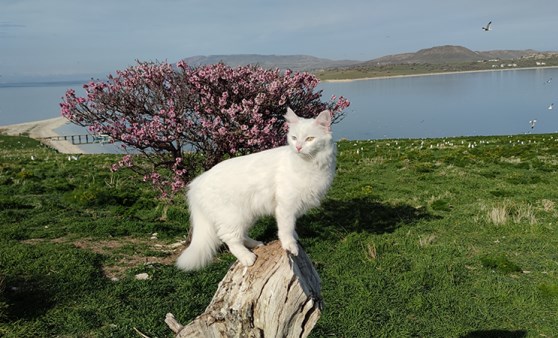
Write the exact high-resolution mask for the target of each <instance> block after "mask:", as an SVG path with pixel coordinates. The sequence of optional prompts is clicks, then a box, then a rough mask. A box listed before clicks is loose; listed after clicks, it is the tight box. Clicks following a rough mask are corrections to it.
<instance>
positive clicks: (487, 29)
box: [482, 21, 492, 32]
mask: <svg viewBox="0 0 558 338" xmlns="http://www.w3.org/2000/svg"><path fill="white" fill-rule="evenodd" d="M490 25H492V21H489V22H488V23H487V24H486V27H482V29H483V30H484V31H485V32H488V31H491V30H492V27H490Z"/></svg>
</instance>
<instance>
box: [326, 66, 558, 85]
mask: <svg viewBox="0 0 558 338" xmlns="http://www.w3.org/2000/svg"><path fill="white" fill-rule="evenodd" d="M547 68H558V66H538V67H515V68H503V69H501V68H500V69H498V68H495V69H479V70H459V71H455V72H432V73H418V74H401V75H382V76H372V77H360V78H355V79H331V80H320V82H352V81H365V80H385V79H396V78H404V77H419V76H435V75H454V74H467V73H486V72H505V71H510V70H533V69H547Z"/></svg>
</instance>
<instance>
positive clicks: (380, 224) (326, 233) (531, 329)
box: [0, 135, 558, 337]
mask: <svg viewBox="0 0 558 338" xmlns="http://www.w3.org/2000/svg"><path fill="white" fill-rule="evenodd" d="M338 147H339V162H338V169H337V177H336V178H335V181H334V183H333V186H332V188H331V190H330V192H329V193H328V195H327V197H326V199H325V201H324V202H323V205H322V206H321V207H320V208H318V209H315V210H313V211H311V212H310V213H309V214H307V215H306V216H304V217H302V218H301V219H300V220H299V221H298V224H297V228H298V233H299V235H300V237H301V244H302V245H303V247H304V248H305V250H306V252H307V253H308V254H309V256H310V257H311V259H312V260H313V262H314V264H315V266H316V268H317V270H318V272H319V274H320V276H321V279H322V288H323V290H322V296H323V298H324V303H325V308H324V310H323V314H322V317H321V318H320V320H319V321H318V324H317V326H316V328H315V329H314V330H313V332H312V334H311V336H312V337H331V336H337V337H370V336H374V337H376V336H377V337H410V336H419V337H495V336H498V337H500V336H502V337H552V336H555V335H556V333H557V331H556V328H557V327H558V316H557V312H556V311H557V310H556V309H558V254H557V251H556V248H557V247H558V209H557V205H556V203H557V202H558V190H557V189H556V186H558V176H557V171H558V135H523V136H509V137H507V136H499V137H462V138H446V139H424V140H381V141H341V142H339V144H338ZM31 156H33V158H31ZM116 160H117V156H115V155H84V156H82V157H81V158H80V159H79V160H78V161H68V159H67V156H64V155H61V154H57V153H55V152H53V151H52V150H50V149H47V148H44V147H42V146H40V145H39V144H38V143H37V142H35V141H33V140H30V139H28V138H25V137H7V136H0V336H4V337H30V336H36V337H52V336H64V337H75V336H85V337H105V336H116V337H130V336H137V333H136V332H135V331H134V328H136V329H137V330H139V331H141V332H143V333H144V334H146V335H148V336H151V337H155V336H157V337H164V336H167V337H171V334H170V333H171V332H170V330H169V329H168V328H167V327H166V325H165V324H164V322H163V319H164V317H165V314H166V313H167V312H172V313H174V314H175V315H176V317H177V319H178V320H179V321H180V322H182V323H186V322H188V321H190V320H192V319H193V318H194V317H195V316H197V315H198V314H200V313H201V312H203V310H204V308H205V306H206V305H207V304H208V303H209V301H210V299H211V297H212V295H213V293H214V291H215V290H216V288H217V284H218V282H219V281H220V280H221V278H222V277H223V276H224V275H225V273H226V271H227V269H228V267H229V266H230V264H231V263H232V262H233V261H234V257H232V256H231V255H230V254H229V253H228V252H227V251H226V250H225V251H223V252H222V253H220V254H219V255H218V257H217V259H216V260H215V262H214V263H213V264H212V265H211V266H209V267H208V268H206V269H204V270H202V271H200V272H195V273H183V272H180V271H178V270H176V269H175V268H174V267H173V265H172V264H173V261H174V258H175V257H176V255H178V253H179V251H180V250H181V249H182V247H178V248H177V247H176V246H175V245H174V244H175V243H177V242H179V241H180V240H181V239H183V236H184V235H185V234H186V232H187V227H188V211H187V207H186V205H185V204H184V201H183V199H182V198H177V200H176V201H175V203H174V205H172V206H171V207H169V208H168V210H167V212H166V215H167V217H166V219H162V218H161V216H162V215H163V209H164V208H163V207H162V205H161V204H160V203H159V202H157V201H156V200H155V199H154V197H155V196H156V194H155V192H153V191H152V190H151V189H150V188H149V187H148V186H144V185H138V183H137V181H136V180H135V179H132V178H130V177H129V176H127V174H126V173H125V172H119V173H111V172H110V171H109V168H110V164H111V163H113V162H114V161H116ZM275 232H276V230H275V225H274V220H273V219H271V218H267V219H263V220H262V221H260V222H259V223H258V224H257V226H256V227H255V228H254V229H253V233H252V235H253V237H254V238H256V239H259V240H263V241H270V240H272V239H275V237H276V236H275ZM138 273H147V274H148V275H149V279H147V280H137V279H135V278H134V276H135V275H136V274H138Z"/></svg>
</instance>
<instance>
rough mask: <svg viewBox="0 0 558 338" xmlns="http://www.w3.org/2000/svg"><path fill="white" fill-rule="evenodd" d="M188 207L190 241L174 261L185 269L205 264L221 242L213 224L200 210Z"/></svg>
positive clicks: (201, 266) (197, 267)
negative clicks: (189, 214) (189, 213)
mask: <svg viewBox="0 0 558 338" xmlns="http://www.w3.org/2000/svg"><path fill="white" fill-rule="evenodd" d="M190 209H191V210H190V212H191V217H190V224H191V227H192V228H191V229H190V236H191V242H190V245H189V246H188V247H187V248H186V250H184V251H183V252H182V254H181V255H180V256H179V257H178V260H177V261H176V266H177V267H178V268H179V269H181V270H185V271H191V270H199V269H201V268H203V267H205V266H207V265H208V264H209V263H210V262H211V260H212V259H213V256H214V255H215V253H216V252H217V249H218V248H219V245H220V244H221V241H220V240H219V238H218V237H217V233H216V231H215V229H214V228H213V224H212V223H211V222H210V221H209V220H207V218H206V217H205V216H204V215H203V213H202V212H201V211H200V210H196V209H195V208H192V206H191V208H190Z"/></svg>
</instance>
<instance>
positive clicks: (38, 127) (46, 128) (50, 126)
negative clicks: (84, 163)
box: [0, 117, 86, 154]
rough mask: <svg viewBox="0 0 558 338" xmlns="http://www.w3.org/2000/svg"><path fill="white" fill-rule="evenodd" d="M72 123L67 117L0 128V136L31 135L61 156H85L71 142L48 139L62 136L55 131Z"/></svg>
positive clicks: (81, 150)
mask: <svg viewBox="0 0 558 338" xmlns="http://www.w3.org/2000/svg"><path fill="white" fill-rule="evenodd" d="M69 122H70V121H69V120H68V119H66V118H65V117H55V118H51V119H46V120H39V121H31V122H24V123H16V124H10V125H5V126H0V134H3V135H9V136H20V135H25V134H27V135H29V137H30V138H33V139H36V140H38V141H40V142H41V143H43V144H45V145H47V146H49V147H51V148H53V149H55V150H56V151H58V152H59V153H61V154H85V153H86V152H85V151H84V150H83V149H81V148H80V147H79V146H77V145H75V144H72V143H71V142H70V141H65V140H60V141H58V140H57V141H54V140H49V139H47V138H48V137H55V136H61V135H60V134H58V133H57V132H56V131H55V129H57V128H60V127H62V126H63V125H65V124H66V123H69Z"/></svg>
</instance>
